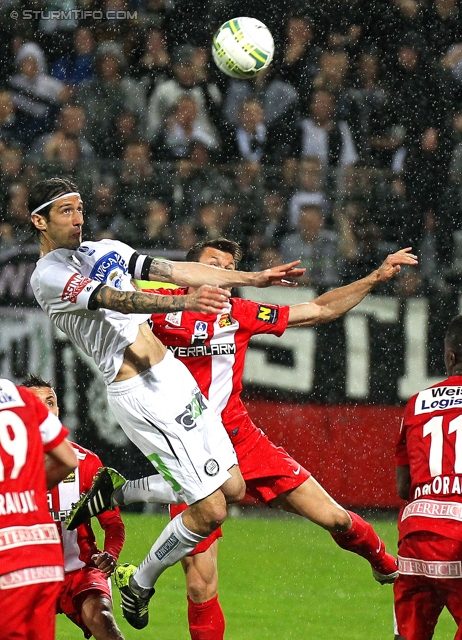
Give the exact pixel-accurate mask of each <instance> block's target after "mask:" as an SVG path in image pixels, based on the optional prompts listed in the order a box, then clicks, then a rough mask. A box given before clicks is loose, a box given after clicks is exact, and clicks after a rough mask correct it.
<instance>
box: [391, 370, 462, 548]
mask: <svg viewBox="0 0 462 640" xmlns="http://www.w3.org/2000/svg"><path fill="white" fill-rule="evenodd" d="M396 464H397V465H398V466H402V465H409V469H410V475H411V490H410V497H411V502H410V504H409V505H407V506H406V507H405V508H404V509H403V511H402V514H401V523H400V531H401V532H402V534H404V535H407V534H408V533H410V532H411V531H415V530H429V531H433V532H436V533H441V535H445V536H447V537H455V538H456V539H458V540H462V376H452V377H450V378H448V379H447V380H444V381H443V382H440V383H438V384H436V385H434V386H432V387H429V388H428V389H424V390H423V391H420V392H419V393H418V394H416V395H415V396H413V397H412V398H411V399H410V400H409V402H408V403H407V405H406V408H405V410H404V417H403V422H402V426H401V431H400V434H399V438H398V442H397V446H396ZM459 514H460V515H459Z"/></svg>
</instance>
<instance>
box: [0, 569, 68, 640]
mask: <svg viewBox="0 0 462 640" xmlns="http://www.w3.org/2000/svg"><path fill="white" fill-rule="evenodd" d="M61 571H62V569H61ZM62 584H63V583H62V581H60V582H40V583H37V584H28V585H27V586H22V587H13V588H12V589H0V610H1V611H2V612H3V613H2V616H1V625H0V639H1V640H54V638H55V628H56V600H57V598H58V595H59V592H60V590H61V586H62ZM6 612H8V613H6Z"/></svg>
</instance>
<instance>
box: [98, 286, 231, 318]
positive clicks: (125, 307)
mask: <svg viewBox="0 0 462 640" xmlns="http://www.w3.org/2000/svg"><path fill="white" fill-rule="evenodd" d="M229 296H230V293H229V292H228V291H226V290H225V289H220V288H219V287H214V286H210V285H204V286H202V287H200V288H199V289H197V290H196V291H194V292H193V293H190V294H188V295H186V296H161V295H157V294H154V293H143V292H142V291H120V289H115V288H114V287H110V286H108V285H103V286H101V287H100V288H99V289H96V290H95V295H94V297H93V298H92V308H94V309H99V308H102V309H111V310H112V311H119V312H120V313H148V314H151V313H172V312H175V311H199V312H201V313H220V312H221V311H222V310H223V307H224V304H225V303H226V301H227V299H228V298H229Z"/></svg>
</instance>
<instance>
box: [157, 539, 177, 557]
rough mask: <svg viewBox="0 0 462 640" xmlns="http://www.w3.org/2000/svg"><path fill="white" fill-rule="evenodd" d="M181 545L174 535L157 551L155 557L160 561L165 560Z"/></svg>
mask: <svg viewBox="0 0 462 640" xmlns="http://www.w3.org/2000/svg"><path fill="white" fill-rule="evenodd" d="M179 544H180V541H179V540H178V538H177V537H176V535H175V534H174V533H172V535H171V536H170V537H169V538H167V540H166V541H165V542H164V543H163V544H162V545H161V546H160V547H159V548H158V549H157V551H155V556H156V558H157V559H158V560H163V559H164V558H165V557H166V556H168V554H169V553H171V552H172V551H173V549H176V547H177V546H178V545H179Z"/></svg>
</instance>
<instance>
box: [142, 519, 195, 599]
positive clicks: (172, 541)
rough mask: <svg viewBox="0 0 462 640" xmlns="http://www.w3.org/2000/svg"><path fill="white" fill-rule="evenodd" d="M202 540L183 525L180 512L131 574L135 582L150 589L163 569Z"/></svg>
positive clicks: (179, 558)
mask: <svg viewBox="0 0 462 640" xmlns="http://www.w3.org/2000/svg"><path fill="white" fill-rule="evenodd" d="M202 540H205V537H204V536H200V535H199V534H198V533H194V532H193V531H190V530H189V529H187V528H186V527H185V526H184V524H183V518H182V517H181V513H180V514H179V515H177V516H176V517H175V518H173V520H170V522H169V523H168V525H167V526H166V527H165V529H164V530H163V531H162V533H161V534H160V536H159V537H158V538H157V540H156V541H155V542H154V544H153V545H152V547H151V550H150V552H149V553H148V555H147V556H146V558H145V559H144V560H143V562H142V563H141V564H140V566H139V567H138V568H137V570H136V571H135V573H134V574H133V579H134V580H135V582H136V584H138V585H139V586H140V587H142V588H143V589H150V588H151V587H153V586H154V584H155V583H156V580H157V578H158V577H159V576H160V574H161V573H162V572H163V571H165V569H167V568H168V567H171V566H172V565H173V564H175V563H176V562H178V560H181V558H184V556H187V555H188V553H190V552H191V551H192V550H193V549H194V548H195V547H196V546H197V545H198V544H199V542H202Z"/></svg>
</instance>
